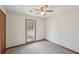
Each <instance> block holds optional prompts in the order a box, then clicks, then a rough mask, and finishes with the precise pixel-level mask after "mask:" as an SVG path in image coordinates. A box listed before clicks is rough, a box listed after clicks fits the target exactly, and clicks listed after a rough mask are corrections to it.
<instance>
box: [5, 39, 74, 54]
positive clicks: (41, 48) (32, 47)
mask: <svg viewBox="0 0 79 59" xmlns="http://www.w3.org/2000/svg"><path fill="white" fill-rule="evenodd" d="M6 54H74V52H72V51H70V50H67V49H65V48H62V47H60V46H58V45H56V44H53V43H51V42H49V41H46V40H43V41H39V42H35V43H31V44H28V45H23V46H19V47H15V48H11V49H8V50H7V51H6Z"/></svg>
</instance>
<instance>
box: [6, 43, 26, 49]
mask: <svg viewBox="0 0 79 59" xmlns="http://www.w3.org/2000/svg"><path fill="white" fill-rule="evenodd" d="M22 45H26V44H20V45H16V46H12V47H8V48H7V49H11V48H15V47H19V46H22Z"/></svg>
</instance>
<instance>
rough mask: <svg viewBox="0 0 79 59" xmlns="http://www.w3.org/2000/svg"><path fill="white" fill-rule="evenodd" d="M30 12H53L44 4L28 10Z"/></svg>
mask: <svg viewBox="0 0 79 59" xmlns="http://www.w3.org/2000/svg"><path fill="white" fill-rule="evenodd" d="M34 10H35V11H34ZM30 12H36V14H43V15H46V14H47V13H48V12H53V10H50V9H49V6H48V5H44V6H42V7H40V8H39V9H33V10H30Z"/></svg>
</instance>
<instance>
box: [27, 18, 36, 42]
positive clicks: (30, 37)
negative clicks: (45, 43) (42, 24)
mask: <svg viewBox="0 0 79 59" xmlns="http://www.w3.org/2000/svg"><path fill="white" fill-rule="evenodd" d="M35 40H36V20H30V19H27V20H26V43H30V42H34V41H35Z"/></svg>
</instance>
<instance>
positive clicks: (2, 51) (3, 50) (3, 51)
mask: <svg viewBox="0 0 79 59" xmlns="http://www.w3.org/2000/svg"><path fill="white" fill-rule="evenodd" d="M0 12H1V13H3V14H4V19H5V29H4V30H5V44H4V45H5V48H3V49H2V48H1V53H5V51H6V14H5V13H4V12H3V11H2V10H1V9H0Z"/></svg>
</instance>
